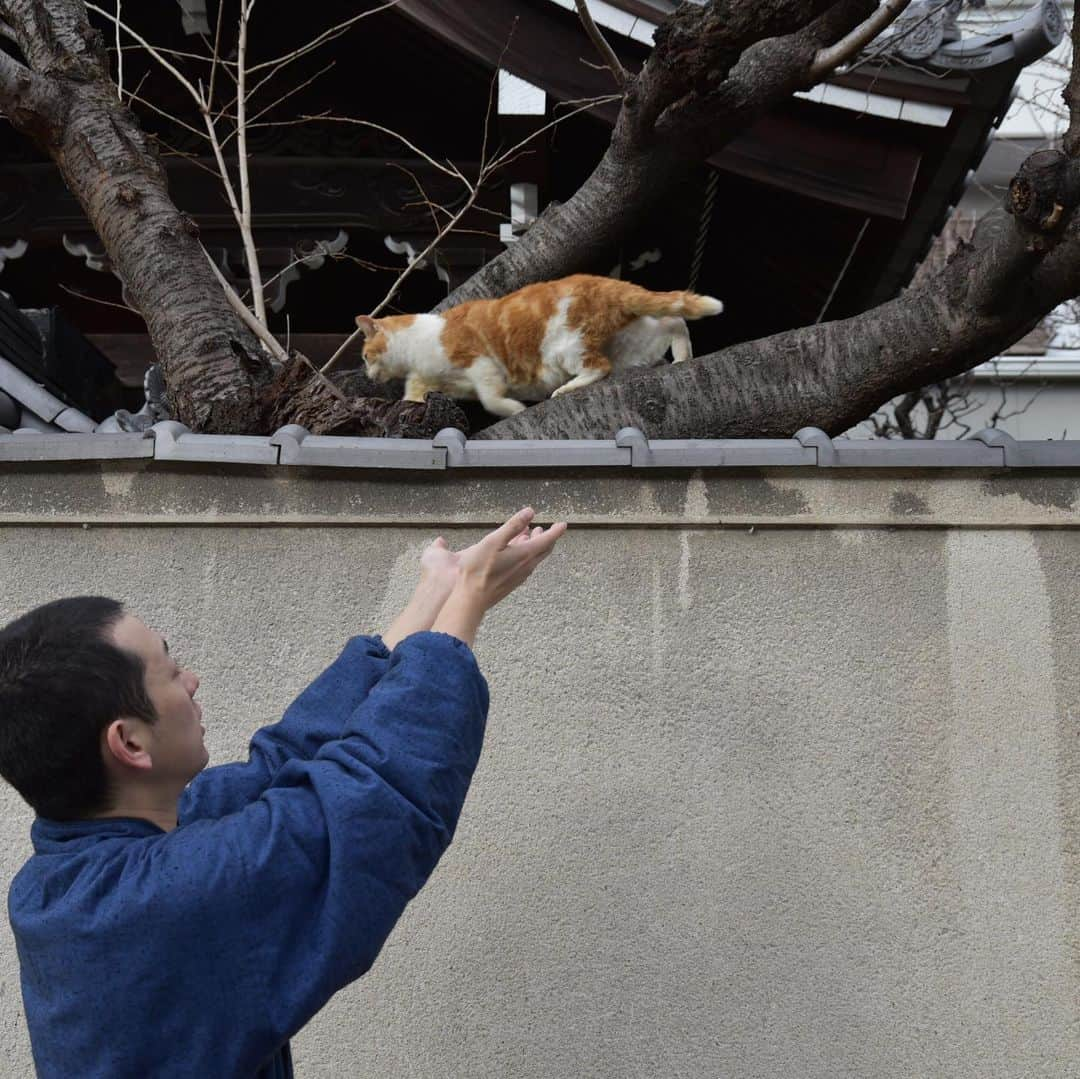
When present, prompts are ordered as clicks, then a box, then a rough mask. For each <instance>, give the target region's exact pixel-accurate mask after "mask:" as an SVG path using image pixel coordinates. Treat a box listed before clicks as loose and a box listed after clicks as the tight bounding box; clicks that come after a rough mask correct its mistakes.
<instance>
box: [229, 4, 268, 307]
mask: <svg viewBox="0 0 1080 1079" xmlns="http://www.w3.org/2000/svg"><path fill="white" fill-rule="evenodd" d="M254 9H255V0H244V3H243V4H242V6H241V8H240V29H239V46H238V53H237V63H238V67H237V77H236V158H237V165H238V167H239V169H240V235H241V237H242V238H243V241H244V251H245V253H246V254H247V262H248V276H249V277H250V278H251V298H252V300H253V301H254V304H255V317H256V318H257V319H258V320H259V321H260V322H261V323H262V324H263V325H264V326H266V325H268V323H267V321H266V294H265V293H264V292H263V284H262V272H261V271H260V269H259V257H258V253H257V252H256V250H255V236H254V233H253V232H252V225H251V171H250V169H249V168H248V152H247V43H248V24H249V22H250V20H251V13H252V11H253V10H254Z"/></svg>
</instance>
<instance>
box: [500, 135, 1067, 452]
mask: <svg viewBox="0 0 1080 1079" xmlns="http://www.w3.org/2000/svg"><path fill="white" fill-rule="evenodd" d="M1047 153H1048V152H1047V151H1041V152H1040V153H1039V154H1036V155H1032V156H1033V158H1034V159H1035V160H1034V161H1032V160H1031V159H1029V162H1027V163H1025V164H1026V167H1025V168H1023V169H1021V172H1020V174H1018V177H1017V179H1016V180H1014V182H1013V193H1012V194H1011V195H1010V198H1009V202H1008V205H1007V208H1001V209H998V210H995V211H992V212H991V213H989V214H988V215H986V217H985V218H984V219H983V220H982V221H981V222H980V224H979V226H978V228H977V229H976V231H975V234H974V237H973V241H972V243H970V244H961V245H960V247H959V248H958V250H957V253H956V254H955V255H954V257H953V258H952V259H951V260H950V262H949V263H948V264H947V265H946V266H945V267H944V268H943V269H942V270H941V271H940V272H939V273H938V274H936V275H928V276H927V277H926V278H925V279H924V281H923V283H922V284H921V285H920V286H916V287H913V288H910V289H908V290H907V292H905V293H904V294H903V295H901V296H900V297H898V298H897V299H895V300H891V301H889V302H888V303H885V304H882V305H881V306H880V307H877V308H874V309H873V310H871V311H867V312H864V313H863V314H861V315H858V316H856V317H854V318H850V319H845V320H842V321H839V322H832V323H827V324H823V325H819V326H810V327H804V328H802V329H797V330H792V331H789V332H787V333H781V334H777V335H775V336H773V337H770V338H766V339H763V340H759V341H749V342H745V343H742V344H739V345H735V346H732V347H731V348H727V349H725V350H723V351H721V352H718V353H714V354H713V355H711V356H705V357H700V358H698V359H696V360H693V361H692V362H689V363H683V364H678V365H671V366H667V367H662V368H659V369H653V370H645V371H633V372H628V373H627V374H625V375H623V376H620V377H618V378H615V379H606V380H605V381H603V382H600V383H598V384H596V385H595V386H591V387H588V388H586V389H583V390H579V391H577V392H575V393H573V394H567V395H564V396H562V397H559V398H557V399H555V400H549V401H543V402H541V403H540V404H539V405H536V406H535V407H533V408H530V409H527V410H526V411H525V412H522V413H520V414H519V415H517V416H513V417H511V418H510V419H507V420H503V421H501V422H499V423H497V424H495V425H494V426H493V427H490V428H488V429H486V430H485V431H483V432H481V434H480V435H479V437H480V438H495V439H498V438H611V437H612V436H613V434H614V432H615V431H616V430H618V429H619V428H620V427H624V426H628V425H629V426H636V427H639V428H640V429H641V430H642V431H643V432H644V433H645V434H646V435H647V436H649V437H650V438H721V437H723V438H769V437H772V438H790V437H791V436H792V435H793V434H794V433H795V432H796V431H797V430H799V428H801V427H805V426H814V427H820V428H822V429H823V430H825V431H828V432H830V433H831V434H840V433H842V432H843V431H846V430H847V429H848V428H850V427H852V426H853V425H854V424H856V423H858V422H859V421H860V420H862V419H864V418H865V417H866V416H868V415H870V414H871V413H872V412H873V411H874V410H875V409H876V408H878V407H880V406H881V405H882V404H883V403H884V402H886V401H889V400H891V399H892V398H894V397H896V396H898V395H899V394H903V393H908V392H910V391H916V390H919V389H920V388H921V387H924V386H927V385H930V384H931V383H936V382H942V381H944V380H945V379H947V378H950V377H953V376H956V375H958V374H961V373H963V372H965V371H969V370H971V368H973V367H975V366H977V365H978V364H980V363H982V362H985V361H986V360H989V359H991V358H992V357H994V356H996V355H998V354H999V353H1000V352H1001V351H1003V350H1004V349H1005V348H1007V347H1008V346H1009V345H1010V344H1012V343H1013V342H1014V341H1016V340H1018V339H1019V338H1020V337H1022V336H1023V335H1024V334H1025V333H1027V332H1028V331H1029V330H1030V329H1031V328H1032V326H1034V325H1035V324H1037V323H1038V322H1039V320H1040V319H1042V318H1043V317H1044V316H1045V315H1046V313H1047V312H1048V311H1051V310H1053V309H1054V308H1055V307H1056V306H1057V305H1058V304H1060V303H1062V302H1064V301H1065V300H1067V299H1069V298H1070V297H1072V296H1075V295H1077V294H1078V293H1080V222H1078V220H1077V218H1078V217H1080V215H1078V214H1076V213H1075V210H1076V207H1077V205H1078V203H1080V161H1078V160H1077V159H1073V158H1067V157H1065V156H1064V155H1063V154H1055V153H1054V152H1049V153H1051V154H1052V155H1053V156H1052V157H1051V158H1050V159H1047V158H1046V157H1045V156H1044V155H1045V154H1047ZM1017 191H1019V192H1020V194H1019V195H1017V193H1016V192H1017ZM1047 208H1049V210H1047Z"/></svg>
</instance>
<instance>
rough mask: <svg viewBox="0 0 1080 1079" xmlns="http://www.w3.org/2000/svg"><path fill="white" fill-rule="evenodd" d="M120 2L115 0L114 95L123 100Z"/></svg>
mask: <svg viewBox="0 0 1080 1079" xmlns="http://www.w3.org/2000/svg"><path fill="white" fill-rule="evenodd" d="M120 3H121V0H116V96H117V97H118V98H119V99H120V100H121V101H123V100H124V50H123V49H122V48H120Z"/></svg>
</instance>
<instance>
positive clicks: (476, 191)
mask: <svg viewBox="0 0 1080 1079" xmlns="http://www.w3.org/2000/svg"><path fill="white" fill-rule="evenodd" d="M620 96H621V95H619V94H612V95H609V96H607V97H602V98H596V99H595V100H594V101H593V102H592V103H591V104H588V105H582V106H581V107H580V108H577V109H574V110H573V111H571V112H568V113H566V114H565V115H563V116H560V117H558V118H557V119H555V120H552V121H551V122H550V123H548V124H545V125H544V127H542V128H540V129H539V130H537V131H534V132H532V133H531V134H530V135H528V137H526V138H524V139H522V140H521V142H519V143H518V144H517V145H516V146H512V147H510V149H509V150H506V151H504V152H503V153H501V154H499V155H498V156H497V157H495V158H492V159H491V160H490V161H489V160H488V159H487V139H488V125H487V123H486V122H485V125H484V141H483V146H482V148H481V159H480V170H479V173H478V175H477V178H476V181H475V182H474V183H471V184H470V183H469V182H468V180H466V179H465V177H464V176H462V175H461V173H460V172H459V171H458V170H457V169H454V171H455V172H456V173H457V175H458V176H459V177H460V179H461V181H462V183H464V184H465V186H466V188H467V190H468V198H467V199H466V201H465V204H464V205H463V206H462V207H461V209H460V210H458V211H457V213H455V214H454V215H453V216H452V217H451V218H450V220H449V221H447V222H446V224H444V225H443V226H442V228H441V229H440V230H439V232H438V234H437V235H436V236H435V238H434V239H433V240H432V241H431V243H429V244H428V245H427V247H425V248H424V250H423V251H421V252H420V253H419V254H418V255H416V257H415V258H413V259H412V260H411V261H410V263H409V265H408V266H407V267H406V268H405V269H404V270H403V271H402V272H401V274H400V275H399V276H398V279H397V280H396V281H395V282H394V284H393V285H392V286H391V288H390V291H389V292H388V293H387V294H386V295H385V296H384V297H383V299H382V300H381V301H380V302H379V304H378V305H377V306H376V307H375V309H374V310H373V311H372V312H371V317H372V318H375V317H377V316H378V315H379V313H380V312H381V311H383V310H384V309H385V308H386V307H387V305H388V304H389V303H390V302H391V301H392V300H393V298H394V297H395V296H396V295H397V294H398V292H399V291H400V289H401V286H402V285H403V284H404V283H405V281H406V279H407V278H408V277H410V276H411V274H412V273H413V271H414V270H415V269H416V268H417V267H418V266H419V265H420V264H421V263H422V262H423V261H424V260H425V259H426V258H427V257H428V255H430V254H431V252H432V251H434V250H435V248H436V247H438V245H439V244H440V243H442V241H443V240H444V239H445V238H446V237H447V236H448V235H450V233H451V232H453V231H454V230H455V228H456V227H457V224H458V222H459V221H460V220H461V219H462V218H463V217H464V216H465V214H466V213H468V211H469V210H470V209H472V207H473V204H474V203H475V202H476V200H477V198H478V197H479V195H480V191H481V188H482V187H483V185H484V184H485V183H486V182H487V180H488V179H490V177H491V175H492V174H493V173H495V172H496V171H498V170H499V169H501V168H502V167H503V166H504V165H506V164H507V163H508V162H510V161H513V160H514V159H515V157H517V155H518V154H519V153H520V152H521V151H522V150H523V149H524V147H525V146H527V145H528V144H529V143H530V142H531V141H532V140H533V139H535V138H536V137H537V136H539V135H542V134H543V133H544V132H545V131H547V130H548V129H549V128H552V127H555V126H556V125H557V124H560V123H563V122H564V121H565V120H569V119H570V118H571V117H573V116H576V115H577V114H578V113H579V112H585V111H586V110H587V109H591V108H595V107H596V105H597V104H601V103H603V102H606V101H617V100H618V99H619V98H620ZM353 122H356V123H366V121H353ZM390 134H396V133H395V132H390ZM399 137H400V136H399ZM418 152H419V151H418ZM422 156H423V157H424V158H425V159H426V160H428V161H431V158H430V157H428V155H427V154H422ZM432 163H433V164H434V162H432ZM443 171H444V172H445V171H446V170H445V169H444V170H443ZM444 212H446V211H444ZM360 335H361V331H360V330H359V329H357V330H354V331H353V332H352V333H351V334H350V335H349V336H348V337H347V338H346V339H345V340H344V341H343V342H342V343H341V346H340V347H339V348H338V349H337V351H336V352H335V353H334V354H333V355H332V356H331V357H330V359H329V360H327V361H326V363H325V364H323V366H322V368H321V369H320V371H321V373H322V374H326V372H327V371H330V370H331V369H332V368H333V367H335V366H336V365H337V362H338V360H339V359H340V358H341V357H342V356H343V355H344V354H345V351H346V350H347V349H348V348H349V347H350V346H351V345H352V344H353V343H354V342H355V341H356V340H357V339H358V338H359V337H360Z"/></svg>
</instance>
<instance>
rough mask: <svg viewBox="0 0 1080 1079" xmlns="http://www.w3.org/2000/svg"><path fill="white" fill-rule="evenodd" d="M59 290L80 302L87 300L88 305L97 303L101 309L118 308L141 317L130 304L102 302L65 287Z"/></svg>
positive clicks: (98, 297) (96, 297)
mask: <svg viewBox="0 0 1080 1079" xmlns="http://www.w3.org/2000/svg"><path fill="white" fill-rule="evenodd" d="M60 288H61V289H62V290H63V291H64V292H67V293H70V294H71V295H72V296H78V298H79V299H80V300H87V301H89V302H90V303H99V304H101V305H102V306H103V307H118V308H119V309H120V310H121V311H127V312H128V313H129V314H132V315H138V317H139V318H142V315H141V314H140V313H139V312H138V311H136V310H135V308H134V307H132V306H131V305H130V304H126V303H116V302H115V301H113V300H103V299H101V297H100V296H90V295H89V294H88V293H85V292H79V290H78V289H73V288H68V286H67V285H60Z"/></svg>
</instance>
